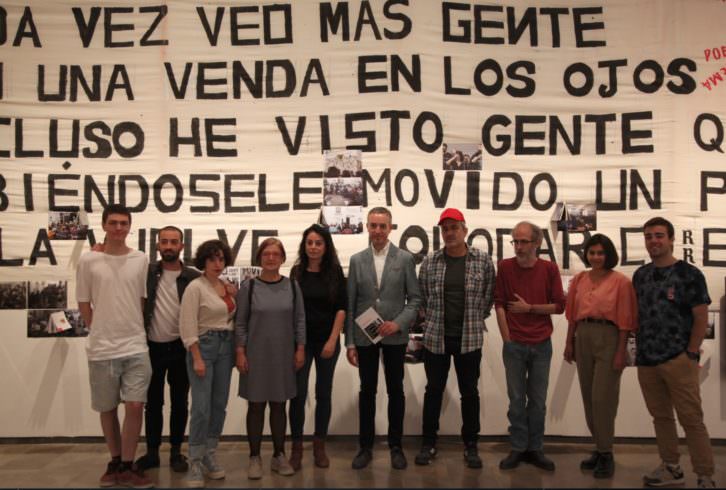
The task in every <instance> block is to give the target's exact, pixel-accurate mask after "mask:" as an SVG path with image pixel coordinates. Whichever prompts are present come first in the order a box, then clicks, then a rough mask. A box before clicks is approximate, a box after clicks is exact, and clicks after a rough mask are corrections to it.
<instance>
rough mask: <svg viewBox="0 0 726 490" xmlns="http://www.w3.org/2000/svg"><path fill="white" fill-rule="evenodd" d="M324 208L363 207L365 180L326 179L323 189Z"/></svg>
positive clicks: (356, 178)
mask: <svg viewBox="0 0 726 490" xmlns="http://www.w3.org/2000/svg"><path fill="white" fill-rule="evenodd" d="M323 203H324V204H323V205H324V206H362V205H363V179H362V178H360V177H338V178H335V179H330V178H326V179H325V182H324V187H323Z"/></svg>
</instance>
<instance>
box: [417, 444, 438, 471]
mask: <svg viewBox="0 0 726 490" xmlns="http://www.w3.org/2000/svg"><path fill="white" fill-rule="evenodd" d="M435 457H436V446H426V445H424V446H421V451H419V452H418V454H417V455H416V459H415V460H414V461H415V463H416V464H417V465H419V466H426V465H427V464H429V463H431V460H432V459H434V458H435Z"/></svg>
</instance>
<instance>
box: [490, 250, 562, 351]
mask: <svg viewBox="0 0 726 490" xmlns="http://www.w3.org/2000/svg"><path fill="white" fill-rule="evenodd" d="M515 293H516V294H518V295H520V296H521V297H522V298H524V300H525V301H526V302H527V303H529V304H531V305H545V304H551V303H554V305H555V312H556V313H557V314H560V313H562V312H563V311H565V294H564V292H563V291H562V280H561V279H560V270H559V268H558V267H557V264H555V263H554V262H550V261H549V260H542V259H539V258H538V259H537V262H535V263H534V267H529V268H525V267H520V265H519V264H518V263H517V259H516V258H515V257H512V258H510V259H504V260H502V261H501V262H499V265H498V266H497V284H496V287H495V288H494V305H495V307H496V308H504V309H505V310H506V309H507V303H508V302H509V301H516V300H517V297H516V296H515V295H514V294H515ZM506 314H507V324H508V325H509V336H510V338H511V339H512V340H513V341H515V342H521V343H523V344H538V343H540V342H544V341H545V340H547V339H548V338H550V336H551V335H552V318H551V317H550V315H539V314H536V313H511V312H509V311H507V312H506Z"/></svg>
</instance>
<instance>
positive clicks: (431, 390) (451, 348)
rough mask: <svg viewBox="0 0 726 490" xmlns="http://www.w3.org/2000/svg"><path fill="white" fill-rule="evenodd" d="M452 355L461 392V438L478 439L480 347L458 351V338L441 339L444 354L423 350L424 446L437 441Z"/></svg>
mask: <svg viewBox="0 0 726 490" xmlns="http://www.w3.org/2000/svg"><path fill="white" fill-rule="evenodd" d="M452 357H453V358H454V369H456V377H457V380H458V382H459V394H460V395H461V420H462V426H461V438H462V439H463V440H464V444H467V445H469V444H476V442H477V441H478V440H479V430H480V427H479V371H480V365H481V349H477V350H475V351H472V352H467V353H466V354H461V339H452V338H445V339H444V354H434V353H433V352H431V351H429V350H425V351H424V369H425V370H426V393H425V395H424V406H423V443H424V445H427V446H435V445H436V433H437V432H438V431H439V416H440V415H441V403H442V400H443V397H444V390H445V389H446V380H447V379H448V377H449V367H450V365H451V358H452Z"/></svg>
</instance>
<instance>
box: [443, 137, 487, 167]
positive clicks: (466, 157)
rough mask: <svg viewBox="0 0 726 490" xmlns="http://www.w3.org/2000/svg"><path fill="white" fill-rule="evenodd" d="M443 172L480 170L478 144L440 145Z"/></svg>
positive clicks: (480, 150)
mask: <svg viewBox="0 0 726 490" xmlns="http://www.w3.org/2000/svg"><path fill="white" fill-rule="evenodd" d="M441 151H442V154H443V169H444V170H481V169H482V145H481V144H480V143H446V142H444V143H443V144H442V145H441Z"/></svg>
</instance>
